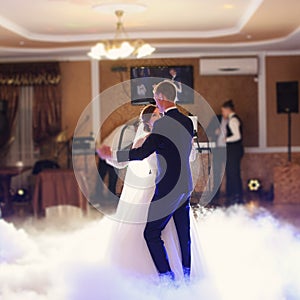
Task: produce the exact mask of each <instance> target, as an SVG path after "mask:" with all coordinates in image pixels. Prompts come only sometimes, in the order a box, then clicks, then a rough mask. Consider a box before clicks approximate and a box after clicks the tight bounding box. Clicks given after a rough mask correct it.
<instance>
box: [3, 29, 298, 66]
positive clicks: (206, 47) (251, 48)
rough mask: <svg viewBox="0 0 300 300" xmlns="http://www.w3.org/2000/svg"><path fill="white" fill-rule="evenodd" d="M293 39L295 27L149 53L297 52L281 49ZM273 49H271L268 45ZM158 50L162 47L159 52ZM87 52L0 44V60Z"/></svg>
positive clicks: (171, 45)
mask: <svg viewBox="0 0 300 300" xmlns="http://www.w3.org/2000/svg"><path fill="white" fill-rule="evenodd" d="M291 39H295V40H296V41H298V40H299V41H300V28H298V29H297V30H295V31H294V32H293V33H291V34H290V35H289V36H287V37H285V38H277V39H273V40H268V41H259V42H246V43H236V44H228V43H222V44H219V43H218V44H217V43H211V44H201V43H156V44H153V45H154V46H155V47H156V48H157V49H158V51H157V52H156V53H154V54H153V55H151V56H150V57H149V58H162V57H198V56H199V55H206V54H211V53H213V52H215V53H225V52H229V51H230V52H231V53H233V52H236V53H245V52H254V53H257V52H259V51H260V52H261V51H267V52H272V51H273V52H274V51H275V53H282V51H284V52H286V53H291V54H292V53H295V55H298V53H299V52H300V42H299V43H298V45H299V46H298V48H297V49H291V50H290V49H280V46H281V45H286V44H287V41H288V40H291ZM271 47H272V48H273V49H270V48H271ZM159 50H164V51H162V52H159ZM88 51H89V47H88V46H72V47H57V48H20V47H0V58H1V60H2V61H3V60H5V59H6V60H7V59H19V58H20V57H23V58H26V57H27V58H28V57H29V56H30V57H31V58H35V57H36V58H37V59H38V58H39V57H53V56H56V55H57V56H59V57H61V56H67V57H72V56H74V57H78V56H80V57H81V56H84V55H85V54H86V53H87V52H88Z"/></svg>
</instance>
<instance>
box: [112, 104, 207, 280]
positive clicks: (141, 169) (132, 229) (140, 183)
mask: <svg viewBox="0 0 300 300" xmlns="http://www.w3.org/2000/svg"><path fill="white" fill-rule="evenodd" d="M159 118H160V113H159V110H158V108H156V106H154V105H148V106H146V107H145V108H144V109H143V110H142V112H141V115H140V121H141V123H140V126H139V128H138V130H137V134H136V137H135V140H134V144H133V147H134V148H137V147H140V146H141V145H142V144H143V142H144V141H145V140H146V139H147V136H148V135H149V134H150V132H151V130H152V127H153V124H154V123H155V121H156V120H158V119H159ZM192 154H194V156H195V153H193V152H192ZM191 156H193V155H191ZM107 162H108V163H109V164H111V165H112V166H114V167H117V168H124V167H125V165H124V163H117V162H116V161H113V160H107ZM125 164H126V165H127V172H126V176H125V180H124V186H123V190H122V193H121V196H120V201H119V205H118V207H117V211H116V213H115V214H114V215H113V216H111V218H112V219H113V220H114V222H112V228H111V230H112V231H111V238H110V245H109V246H108V251H107V258H109V260H110V263H111V264H113V265H114V266H115V267H117V268H118V269H121V270H122V271H124V272H126V273H129V274H130V275H133V276H139V277H148V278H156V277H158V273H157V270H156V268H155V266H154V263H153V261H152V258H151V256H150V253H149V250H148V248H147V245H146V242H145V240H144V238H143V232H144V229H145V225H146V222H147V213H148V208H149V205H150V201H151V199H152V197H153V194H154V191H155V177H156V172H157V167H156V155H155V153H153V154H152V155H150V156H149V157H148V158H145V159H144V160H142V161H131V162H126V163H125ZM195 222H196V220H195V218H194V217H193V216H191V239H192V247H191V249H192V268H191V276H192V279H193V278H199V277H202V276H203V273H204V265H203V262H202V259H203V256H202V254H201V247H200V242H199V240H198V239H199V238H198V234H197V232H196V230H197V228H196V224H195ZM162 239H163V241H164V244H165V247H166V249H167V252H168V254H169V262H170V266H171V268H172V270H173V272H174V274H175V277H176V279H177V280H181V279H183V272H182V263H181V253H180V246H179V242H178V236H177V232H176V227H175V223H174V221H173V219H171V220H170V222H169V223H168V224H167V226H166V228H165V229H164V231H163V233H162Z"/></svg>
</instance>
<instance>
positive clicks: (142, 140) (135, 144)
mask: <svg viewBox="0 0 300 300" xmlns="http://www.w3.org/2000/svg"><path fill="white" fill-rule="evenodd" d="M148 136H149V134H148V135H146V136H145V137H143V138H140V139H138V140H137V141H136V142H135V143H134V144H133V146H132V148H139V147H142V145H143V144H144V142H145V141H146V139H147V137H148Z"/></svg>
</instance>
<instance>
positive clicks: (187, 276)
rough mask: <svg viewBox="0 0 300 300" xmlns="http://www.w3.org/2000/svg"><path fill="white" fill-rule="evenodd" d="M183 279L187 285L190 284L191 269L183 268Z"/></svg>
mask: <svg viewBox="0 0 300 300" xmlns="http://www.w3.org/2000/svg"><path fill="white" fill-rule="evenodd" d="M182 270H183V278H184V281H185V282H186V283H189V282H190V280H191V268H186V267H183V268H182Z"/></svg>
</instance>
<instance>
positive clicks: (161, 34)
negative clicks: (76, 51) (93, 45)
mask: <svg viewBox="0 0 300 300" xmlns="http://www.w3.org/2000/svg"><path fill="white" fill-rule="evenodd" d="M263 1H264V0H252V1H251V2H250V4H249V6H248V8H247V9H246V11H245V13H244V14H243V15H242V16H241V18H240V19H239V20H238V22H237V24H236V26H234V27H231V28H227V29H219V30H208V31H153V32H129V34H130V37H131V38H133V39H139V38H141V39H154V38H155V39H170V38H215V37H224V36H229V35H234V34H238V33H239V32H240V31H241V30H242V29H243V28H244V26H245V25H246V24H247V23H248V22H249V20H250V19H251V18H252V16H253V15H254V14H255V12H256V11H257V9H258V8H259V7H260V6H261V4H262V3H263ZM0 25H1V26H3V27H4V28H5V29H7V30H9V31H11V32H13V33H15V34H17V35H20V36H21V37H23V38H26V39H28V40H31V41H40V42H57V43H59V42H61V43H66V42H87V41H97V40H105V39H111V38H112V36H113V33H104V34H76V35H70V34H69V35H66V34H64V35H62V34H61V35H59V34H57V35H55V34H41V33H36V32H32V31H29V30H27V29H26V28H24V27H22V26H20V25H19V24H17V23H15V22H12V21H11V20H9V19H8V18H6V17H4V16H1V15H0Z"/></svg>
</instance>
